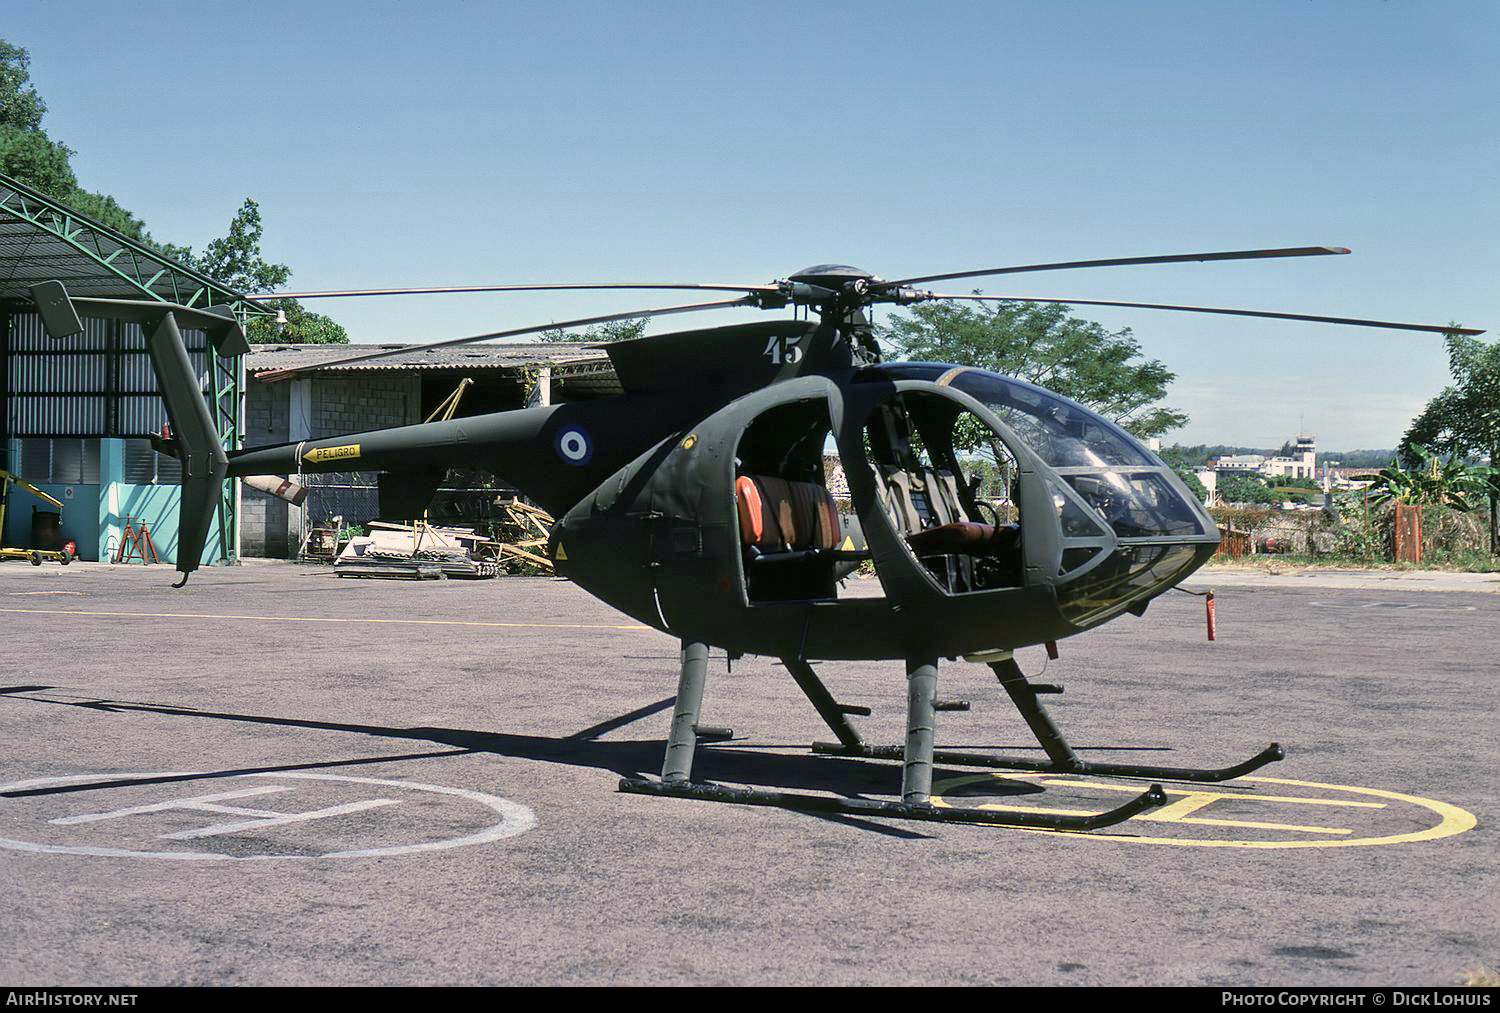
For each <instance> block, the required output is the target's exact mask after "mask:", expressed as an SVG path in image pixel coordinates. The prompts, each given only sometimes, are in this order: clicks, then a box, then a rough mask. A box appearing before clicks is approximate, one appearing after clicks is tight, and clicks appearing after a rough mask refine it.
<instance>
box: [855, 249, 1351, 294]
mask: <svg viewBox="0 0 1500 1013" xmlns="http://www.w3.org/2000/svg"><path fill="white" fill-rule="evenodd" d="M1348 252H1349V250H1348V249H1347V248H1346V247H1343V246H1291V247H1287V248H1285V249H1279V250H1231V251H1229V252H1227V253H1176V254H1171V255H1169V256H1165V257H1117V258H1114V259H1111V260H1066V261H1060V262H1058V263H1056V264H1022V265H1020V266H1017V267H987V268H984V269H982V270H979V271H958V272H955V273H952V274H928V275H923V276H922V277H920V278H902V279H900V280H899V281H880V282H873V283H871V285H870V287H871V288H872V289H873V290H875V291H883V290H885V289H891V288H900V287H902V286H904V285H925V284H927V283H928V282H932V281H951V280H953V279H955V278H985V277H989V276H990V275H996V274H1028V273H1030V272H1032V271H1071V270H1073V269H1074V268H1080V267H1132V266H1135V265H1139V264H1187V263H1193V262H1197V261H1209V260H1272V259H1275V258H1278V257H1327V256H1340V255H1343V254H1345V253H1348Z"/></svg>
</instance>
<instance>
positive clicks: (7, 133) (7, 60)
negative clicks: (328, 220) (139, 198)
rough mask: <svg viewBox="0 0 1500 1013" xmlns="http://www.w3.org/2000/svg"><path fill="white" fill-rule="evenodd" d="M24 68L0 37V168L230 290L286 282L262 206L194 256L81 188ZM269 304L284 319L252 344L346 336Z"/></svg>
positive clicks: (326, 322) (258, 327)
mask: <svg viewBox="0 0 1500 1013" xmlns="http://www.w3.org/2000/svg"><path fill="white" fill-rule="evenodd" d="M30 67H31V56H30V54H29V53H27V52H26V50H24V49H22V48H21V47H19V46H13V45H11V44H10V43H8V42H6V41H5V40H3V39H0V172H3V173H5V174H6V175H8V176H11V177H14V178H15V179H18V180H20V181H21V182H22V183H25V184H26V185H27V186H30V187H32V188H33V189H36V190H40V191H42V192H43V193H45V194H47V195H48V196H50V197H55V198H56V199H57V200H59V201H61V202H62V203H64V204H66V205H67V206H68V207H70V208H72V209H74V210H75V211H78V212H80V213H81V214H84V215H87V216H88V217H90V218H92V219H94V220H95V221H97V222H100V223H101V224H103V225H106V226H108V227H109V228H111V229H114V230H115V231H116V232H119V233H121V234H123V235H125V236H128V237H130V238H131V239H134V240H137V241H138V242H141V243H143V244H145V245H146V246H149V247H151V248H152V249H155V250H157V251H159V252H161V253H162V254H163V255H164V256H166V257H169V258H171V259H172V260H176V261H178V262H179V263H181V264H183V265H184V266H185V267H190V268H192V269H193V270H195V271H198V272H199V273H201V274H206V275H208V276H209V277H210V278H213V279H214V280H215V281H217V282H219V283H220V284H222V285H225V286H227V287H229V288H232V289H235V290H236V291H239V292H245V293H248V294H255V293H261V292H270V291H273V290H274V289H276V288H279V287H280V286H282V285H285V284H286V282H287V279H288V278H289V277H291V269H290V268H288V267H287V266H286V265H285V264H271V263H268V262H267V261H266V260H265V258H264V257H262V256H261V252H260V241H261V236H262V235H263V233H264V231H265V229H264V226H263V225H262V223H261V218H260V205H258V204H257V203H256V202H255V201H253V200H251V199H249V198H246V200H245V203H244V204H243V205H241V207H240V210H239V212H238V213H236V214H235V216H234V220H233V221H232V222H230V224H229V232H228V234H227V235H225V236H224V237H223V238H222V239H215V240H214V241H213V242H211V243H209V244H208V246H207V248H206V249H205V250H204V252H203V255H202V256H201V257H199V256H194V255H193V251H192V248H191V247H187V246H174V245H173V244H171V243H159V242H157V241H156V240H154V239H152V238H151V234H150V233H149V232H147V231H146V223H145V222H143V221H141V220H140V219H139V218H137V217H136V216H135V215H133V214H131V213H130V212H129V211H127V210H126V209H125V208H123V207H121V206H120V203H119V202H118V201H116V200H115V199H114V198H113V197H111V196H109V195H108V194H102V193H92V192H90V191H88V190H85V189H83V188H82V187H80V186H79V185H78V179H77V177H76V176H75V175H74V173H73V167H72V156H73V150H72V149H71V148H69V147H68V146H67V145H65V144H63V143H61V142H59V141H54V140H52V138H50V137H48V136H47V132H46V131H45V130H43V129H42V117H43V116H44V115H45V114H46V112H47V104H46V102H44V101H42V97H41V95H39V94H38V93H37V90H36V87H35V86H34V85H33V84H32V83H31V71H30ZM274 305H275V308H277V309H279V310H281V311H282V313H283V314H284V315H285V317H286V322H285V324H279V325H278V324H272V323H270V322H269V321H266V320H262V319H259V318H257V319H255V320H252V321H251V323H250V338H251V340H252V341H295V342H298V343H311V344H324V343H340V344H342V343H347V342H348V340H349V336H348V334H347V333H345V331H344V329H343V328H342V327H340V326H339V325H338V324H337V323H335V322H334V321H333V320H331V319H329V318H328V317H325V316H322V315H321V314H318V313H312V312H309V311H308V310H305V309H303V308H302V306H301V305H300V304H299V303H297V302H296V301H295V300H289V299H283V300H278V301H277V302H276V303H275V304H274Z"/></svg>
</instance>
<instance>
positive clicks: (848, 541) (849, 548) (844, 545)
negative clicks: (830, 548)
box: [839, 535, 854, 552]
mask: <svg viewBox="0 0 1500 1013" xmlns="http://www.w3.org/2000/svg"><path fill="white" fill-rule="evenodd" d="M839 551H840V552H853V551H854V537H853V536H852V535H845V536H844V540H843V541H842V542H840V543H839Z"/></svg>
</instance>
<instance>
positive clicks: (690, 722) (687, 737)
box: [661, 640, 708, 784]
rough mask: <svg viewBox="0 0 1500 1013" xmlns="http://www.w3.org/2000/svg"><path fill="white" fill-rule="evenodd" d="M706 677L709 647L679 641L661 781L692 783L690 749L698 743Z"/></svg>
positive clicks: (691, 755)
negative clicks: (674, 696) (673, 704)
mask: <svg viewBox="0 0 1500 1013" xmlns="http://www.w3.org/2000/svg"><path fill="white" fill-rule="evenodd" d="M707 677H708V645H707V644H704V643H699V642H691V643H690V642H688V641H686V640H684V641H683V642H682V674H681V676H680V677H679V678H678V680H677V706H676V707H674V708H673V710H672V729H671V731H670V733H669V734H668V737H667V755H666V759H665V760H664V761H663V762H662V767H661V779H662V780H663V781H665V782H667V783H669V784H670V783H672V782H685V781H690V780H692V774H693V748H694V747H695V746H696V745H697V744H698V733H697V731H696V728H697V725H698V712H699V711H701V710H702V709H703V683H704V680H705V679H706V678H707Z"/></svg>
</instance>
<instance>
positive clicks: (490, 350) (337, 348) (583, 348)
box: [245, 341, 609, 376]
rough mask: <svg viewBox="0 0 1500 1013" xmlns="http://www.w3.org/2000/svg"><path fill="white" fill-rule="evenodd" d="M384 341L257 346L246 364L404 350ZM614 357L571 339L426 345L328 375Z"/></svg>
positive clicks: (593, 361) (259, 366)
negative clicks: (350, 343) (425, 346)
mask: <svg viewBox="0 0 1500 1013" xmlns="http://www.w3.org/2000/svg"><path fill="white" fill-rule="evenodd" d="M401 347H403V346H402V345H399V344H384V345H271V344H265V345H251V346H250V354H249V355H248V356H246V357H245V368H246V370H247V371H248V372H249V373H250V375H251V376H254V375H255V374H256V373H257V372H259V371H261V370H263V369H305V368H307V367H310V366H316V365H317V364H318V363H320V362H329V361H332V360H334V359H341V358H344V357H345V356H349V355H358V354H359V353H361V352H378V351H381V350H383V349H391V348H401ZM608 364H609V359H608V357H606V356H605V354H604V352H603V351H602V350H601V349H600V348H598V347H597V346H594V345H583V344H572V343H566V342H556V343H553V342H539V341H531V342H525V343H518V344H498V343H485V344H475V345H465V346H463V347H453V348H423V349H418V350H415V351H412V352H408V353H406V354H403V355H392V356H390V357H388V358H384V359H371V360H369V361H367V362H351V363H349V364H348V365H344V366H329V367H327V368H326V369H322V370H319V372H325V373H342V372H391V371H402V372H404V371H407V370H413V369H421V370H425V369H498V370H515V369H523V368H526V367H535V366H593V365H599V366H603V367H607V366H608Z"/></svg>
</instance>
